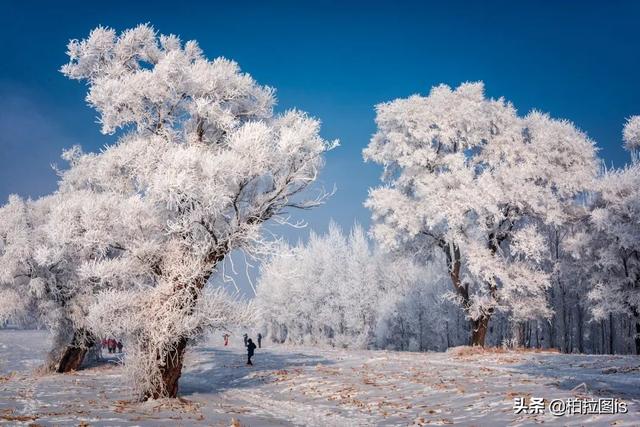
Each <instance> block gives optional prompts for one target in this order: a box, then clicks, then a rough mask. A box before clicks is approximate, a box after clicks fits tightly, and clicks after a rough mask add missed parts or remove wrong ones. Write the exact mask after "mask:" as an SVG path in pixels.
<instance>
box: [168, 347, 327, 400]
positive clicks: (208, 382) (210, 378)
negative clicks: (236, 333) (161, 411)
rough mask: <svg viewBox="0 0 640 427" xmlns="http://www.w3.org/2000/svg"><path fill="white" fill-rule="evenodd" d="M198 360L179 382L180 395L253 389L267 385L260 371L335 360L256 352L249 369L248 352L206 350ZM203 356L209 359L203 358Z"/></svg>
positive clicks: (263, 350)
mask: <svg viewBox="0 0 640 427" xmlns="http://www.w3.org/2000/svg"><path fill="white" fill-rule="evenodd" d="M198 353H200V357H199V358H198V359H199V360H198V361H196V362H195V363H193V364H190V366H189V369H188V371H186V372H183V374H182V377H181V379H180V395H182V396H187V395H190V394H194V393H207V394H209V393H220V392H223V391H225V390H229V389H237V388H252V387H256V386H259V385H260V384H263V383H264V380H263V377H262V376H261V375H252V374H255V373H257V372H268V371H277V370H283V369H284V370H290V369H293V368H296V367H300V366H316V365H325V366H326V365H330V364H332V363H333V361H331V360H328V359H325V358H324V357H321V356H314V355H309V354H303V353H288V354H283V353H272V352H270V351H269V350H268V349H264V348H263V349H259V350H256V353H255V355H254V356H253V358H252V362H253V366H247V365H246V362H247V358H246V355H245V353H239V352H237V351H233V350H226V349H220V348H215V347H207V348H200V349H198ZM202 355H205V356H206V357H205V358H203V357H202Z"/></svg>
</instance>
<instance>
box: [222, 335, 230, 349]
mask: <svg viewBox="0 0 640 427" xmlns="http://www.w3.org/2000/svg"><path fill="white" fill-rule="evenodd" d="M222 338H223V339H224V346H225V347H226V346H228V345H229V334H224V335H223V336H222Z"/></svg>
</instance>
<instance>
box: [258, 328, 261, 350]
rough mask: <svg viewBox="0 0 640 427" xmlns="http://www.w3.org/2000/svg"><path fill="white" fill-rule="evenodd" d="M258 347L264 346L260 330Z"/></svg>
mask: <svg viewBox="0 0 640 427" xmlns="http://www.w3.org/2000/svg"><path fill="white" fill-rule="evenodd" d="M258 348H262V334H261V333H260V332H258Z"/></svg>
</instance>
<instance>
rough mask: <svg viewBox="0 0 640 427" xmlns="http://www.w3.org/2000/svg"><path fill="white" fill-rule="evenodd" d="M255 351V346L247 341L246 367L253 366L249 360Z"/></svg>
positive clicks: (249, 340)
mask: <svg viewBox="0 0 640 427" xmlns="http://www.w3.org/2000/svg"><path fill="white" fill-rule="evenodd" d="M255 349H256V345H255V344H254V343H253V341H252V340H251V338H249V339H248V340H247V365H253V363H251V358H252V357H253V352H254V351H255Z"/></svg>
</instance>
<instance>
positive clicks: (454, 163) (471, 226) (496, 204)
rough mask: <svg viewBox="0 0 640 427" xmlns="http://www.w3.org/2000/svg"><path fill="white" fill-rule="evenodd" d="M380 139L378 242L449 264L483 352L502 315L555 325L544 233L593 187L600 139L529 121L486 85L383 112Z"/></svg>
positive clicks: (443, 90) (561, 124)
mask: <svg viewBox="0 0 640 427" xmlns="http://www.w3.org/2000/svg"><path fill="white" fill-rule="evenodd" d="M376 123H377V126H378V131H377V132H376V134H375V135H374V136H373V138H372V140H371V142H370V144H369V146H368V147H367V148H366V149H365V150H364V157H365V159H366V160H372V161H375V162H377V163H379V164H381V165H383V166H384V174H383V181H384V183H385V185H384V186H382V187H380V188H376V189H372V190H371V191H370V195H369V198H368V200H367V202H366V206H367V207H369V208H370V209H371V210H372V214H373V220H374V225H373V226H372V234H373V236H374V237H375V239H376V240H377V241H378V242H380V243H381V244H382V245H383V246H384V247H386V248H388V249H390V250H397V251H401V252H405V253H409V254H412V255H415V256H417V257H420V258H423V259H428V258H432V257H444V259H445V261H446V263H447V266H448V269H449V275H450V278H451V282H452V284H453V289H454V296H455V299H456V300H457V301H459V303H460V304H461V306H462V308H463V309H464V310H465V312H466V314H467V316H468V317H469V319H470V321H471V329H472V337H471V343H472V344H473V345H484V340H485V335H486V333H487V329H488V323H489V320H490V318H491V316H492V315H493V314H494V312H495V311H496V310H504V311H505V312H508V313H509V314H510V315H511V316H512V318H513V319H514V320H524V319H530V318H537V317H548V316H550V314H551V312H550V309H549V307H548V304H547V295H546V290H547V288H548V287H549V286H550V274H549V273H550V272H549V271H546V270H545V269H544V268H543V265H544V263H545V260H546V257H547V256H548V250H547V244H548V242H547V240H546V235H545V233H544V232H543V227H544V226H545V225H560V224H562V223H563V222H564V221H565V220H566V214H565V212H566V211H565V209H564V207H565V205H566V204H567V203H573V201H574V199H575V198H576V197H577V196H579V195H580V194H581V193H582V192H583V191H585V190H587V189H588V186H589V184H590V183H591V181H592V178H593V177H594V175H595V171H596V157H595V149H594V145H593V143H592V142H591V141H590V140H589V139H588V138H587V137H586V136H585V135H584V134H583V133H582V132H580V131H579V130H577V129H576V128H575V127H574V126H573V125H572V124H571V123H570V122H567V121H564V120H555V119H552V118H550V117H549V116H548V115H546V114H542V113H539V112H535V111H534V112H532V113H530V114H528V115H527V116H525V117H519V116H518V115H517V113H516V111H515V109H514V108H513V106H512V105H511V104H510V103H508V102H506V101H505V100H504V99H502V98H501V99H497V100H494V99H487V98H485V96H484V86H483V84H482V83H465V84H462V85H461V86H459V87H458V88H457V89H451V88H449V87H448V86H446V85H441V86H437V87H434V88H433V89H432V90H431V92H430V94H429V96H426V97H424V96H418V95H415V96H411V97H409V98H407V99H399V100H395V101H392V102H388V103H384V104H380V105H378V106H377V117H376Z"/></svg>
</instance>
